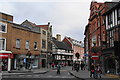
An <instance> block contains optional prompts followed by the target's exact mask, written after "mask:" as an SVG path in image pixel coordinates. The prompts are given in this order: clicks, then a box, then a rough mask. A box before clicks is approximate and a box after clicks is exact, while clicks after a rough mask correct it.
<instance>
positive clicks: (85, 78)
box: [66, 67, 120, 80]
mask: <svg viewBox="0 0 120 80" xmlns="http://www.w3.org/2000/svg"><path fill="white" fill-rule="evenodd" d="M66 69H68V71H69V73H70V74H71V75H73V76H75V77H76V78H79V79H81V80H95V79H94V78H90V71H88V70H87V69H86V70H79V71H78V72H76V71H75V70H72V68H71V67H66ZM101 77H102V78H101V79H100V80H103V79H104V80H114V79H115V80H120V76H117V75H111V74H105V75H103V74H102V75H101Z"/></svg>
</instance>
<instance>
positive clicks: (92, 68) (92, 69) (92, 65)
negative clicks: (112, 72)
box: [90, 63, 95, 77]
mask: <svg viewBox="0 0 120 80" xmlns="http://www.w3.org/2000/svg"><path fill="white" fill-rule="evenodd" d="M94 72H95V67H94V64H93V63H92V64H91V66H90V77H92V76H93V77H94Z"/></svg>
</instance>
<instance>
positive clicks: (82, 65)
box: [81, 61, 85, 70]
mask: <svg viewBox="0 0 120 80" xmlns="http://www.w3.org/2000/svg"><path fill="white" fill-rule="evenodd" d="M84 66H85V65H84V63H83V61H81V70H83V68H84Z"/></svg>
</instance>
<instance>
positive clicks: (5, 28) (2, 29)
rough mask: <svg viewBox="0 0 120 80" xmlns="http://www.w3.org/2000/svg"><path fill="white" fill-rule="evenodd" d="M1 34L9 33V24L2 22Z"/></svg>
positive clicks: (0, 24) (0, 25)
mask: <svg viewBox="0 0 120 80" xmlns="http://www.w3.org/2000/svg"><path fill="white" fill-rule="evenodd" d="M0 32H2V33H6V32H7V24H5V23H2V22H0Z"/></svg>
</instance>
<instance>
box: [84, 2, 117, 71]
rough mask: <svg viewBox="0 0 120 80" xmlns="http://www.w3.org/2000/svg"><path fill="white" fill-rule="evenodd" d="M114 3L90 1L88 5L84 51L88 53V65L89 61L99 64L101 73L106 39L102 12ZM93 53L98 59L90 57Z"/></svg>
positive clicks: (103, 69) (104, 20) (104, 19)
mask: <svg viewBox="0 0 120 80" xmlns="http://www.w3.org/2000/svg"><path fill="white" fill-rule="evenodd" d="M114 5H116V2H104V3H98V2H96V1H92V2H91V5H90V17H89V21H88V24H87V26H86V28H85V33H84V35H85V38H84V43H85V53H88V66H89V68H90V65H91V63H95V64H100V65H101V67H102V71H103V73H104V72H106V71H105V68H104V57H105V56H103V55H104V53H103V50H104V49H106V40H107V38H106V37H107V34H106V33H107V31H106V17H105V16H103V14H104V13H105V12H106V11H107V10H109V9H110V8H112V7H113V6H114ZM93 53H96V54H97V55H98V57H99V58H98V60H94V59H92V54H93ZM106 55H108V54H106Z"/></svg>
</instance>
